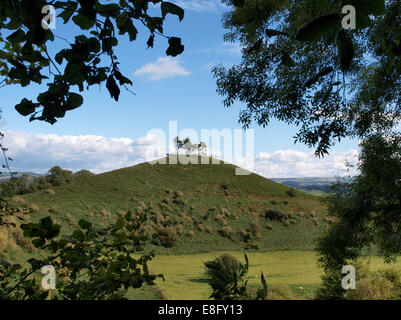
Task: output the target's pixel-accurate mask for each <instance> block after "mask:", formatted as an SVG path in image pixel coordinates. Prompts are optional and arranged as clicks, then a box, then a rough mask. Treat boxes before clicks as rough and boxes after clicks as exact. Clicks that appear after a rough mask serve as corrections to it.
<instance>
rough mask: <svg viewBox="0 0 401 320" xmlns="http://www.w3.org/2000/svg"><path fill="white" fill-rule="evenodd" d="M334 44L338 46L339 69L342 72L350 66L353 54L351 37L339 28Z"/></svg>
mask: <svg viewBox="0 0 401 320" xmlns="http://www.w3.org/2000/svg"><path fill="white" fill-rule="evenodd" d="M336 44H337V48H338V58H339V63H340V69H341V71H342V72H346V71H348V69H349V68H350V66H351V63H352V59H353V58H354V55H355V50H354V45H353V43H352V39H351V38H350V37H349V36H348V34H347V33H346V32H345V30H343V29H341V30H340V31H338V33H337V36H336Z"/></svg>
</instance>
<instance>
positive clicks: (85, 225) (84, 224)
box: [78, 219, 92, 230]
mask: <svg viewBox="0 0 401 320" xmlns="http://www.w3.org/2000/svg"><path fill="white" fill-rule="evenodd" d="M78 224H79V226H80V227H81V228H82V229H84V230H86V229H89V228H91V227H92V224H91V223H90V222H88V221H86V220H84V219H81V220H79V221H78Z"/></svg>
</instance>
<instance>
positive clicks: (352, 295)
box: [345, 269, 401, 300]
mask: <svg viewBox="0 0 401 320" xmlns="http://www.w3.org/2000/svg"><path fill="white" fill-rule="evenodd" d="M359 278H360V279H359V280H357V282H356V287H355V290H348V291H347V292H346V294H345V298H346V299H347V300H395V299H400V298H401V278H400V272H398V271H395V270H393V269H387V270H381V271H367V272H366V271H365V272H364V273H362V274H361V275H360V276H359Z"/></svg>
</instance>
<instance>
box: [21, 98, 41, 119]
mask: <svg viewBox="0 0 401 320" xmlns="http://www.w3.org/2000/svg"><path fill="white" fill-rule="evenodd" d="M36 107H38V104H37V103H33V102H32V101H31V100H28V99H25V98H24V99H22V100H21V102H20V103H19V104H17V105H16V106H15V109H16V110H17V111H18V112H19V113H20V114H21V115H23V116H27V115H29V114H31V113H33V112H35V109H36Z"/></svg>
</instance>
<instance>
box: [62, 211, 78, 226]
mask: <svg viewBox="0 0 401 320" xmlns="http://www.w3.org/2000/svg"><path fill="white" fill-rule="evenodd" d="M65 217H66V219H67V221H68V224H69V225H70V226H71V225H75V224H76V222H75V219H74V217H73V216H72V215H71V214H69V213H67V214H66V215H65Z"/></svg>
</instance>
